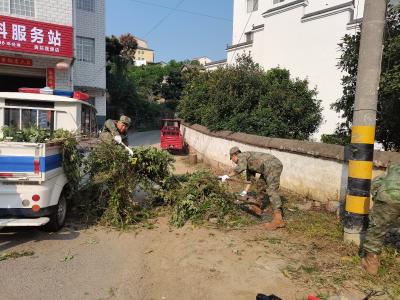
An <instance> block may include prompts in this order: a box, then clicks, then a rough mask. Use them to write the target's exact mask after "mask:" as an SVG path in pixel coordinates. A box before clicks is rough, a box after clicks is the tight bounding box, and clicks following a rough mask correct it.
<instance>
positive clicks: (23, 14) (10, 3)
mask: <svg viewBox="0 0 400 300" xmlns="http://www.w3.org/2000/svg"><path fill="white" fill-rule="evenodd" d="M13 1H14V4H16V2H17V1H18V4H21V0H9V1H8V3H9V5H10V10H9V13H10V15H14V16H24V17H31V18H35V17H36V3H35V0H23V2H24V5H23V6H22V5H20V8H19V12H20V13H17V12H16V11H18V10H17V9H16V8H14V10H15V11H14V12H13V11H12V2H13ZM27 1H28V2H29V4H32V7H31V8H30V9H29V11H30V13H29V14H27V13H26V12H27V9H25V13H23V11H22V7H25V8H27V6H26V5H25V4H26V2H27Z"/></svg>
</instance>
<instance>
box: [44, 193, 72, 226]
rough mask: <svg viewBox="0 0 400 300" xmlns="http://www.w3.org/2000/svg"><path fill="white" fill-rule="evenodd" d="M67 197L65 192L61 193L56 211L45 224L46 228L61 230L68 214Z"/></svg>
mask: <svg viewBox="0 0 400 300" xmlns="http://www.w3.org/2000/svg"><path fill="white" fill-rule="evenodd" d="M67 207H68V205H67V199H66V198H65V195H64V193H61V196H60V199H59V200H58V204H57V207H56V209H55V211H54V213H53V214H52V215H51V216H50V221H49V223H47V224H46V225H44V229H45V230H46V231H50V232H56V231H59V230H60V229H61V228H62V227H63V226H64V224H65V218H66V216H67Z"/></svg>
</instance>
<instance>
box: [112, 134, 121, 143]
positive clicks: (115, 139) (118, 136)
mask: <svg viewBox="0 0 400 300" xmlns="http://www.w3.org/2000/svg"><path fill="white" fill-rule="evenodd" d="M114 141H115V142H116V143H117V144H121V143H122V137H121V136H120V135H116V136H114Z"/></svg>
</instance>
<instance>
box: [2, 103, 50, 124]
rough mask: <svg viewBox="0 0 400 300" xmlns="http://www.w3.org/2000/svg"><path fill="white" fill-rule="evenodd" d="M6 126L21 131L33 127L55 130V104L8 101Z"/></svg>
mask: <svg viewBox="0 0 400 300" xmlns="http://www.w3.org/2000/svg"><path fill="white" fill-rule="evenodd" d="M5 104H6V106H5V108H4V125H6V126H9V127H15V128H19V129H24V128H29V127H32V126H35V127H38V128H42V129H47V130H50V131H53V130H54V103H52V102H37V101H17V100H15V101H14V100H6V103H5Z"/></svg>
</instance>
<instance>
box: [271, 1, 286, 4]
mask: <svg viewBox="0 0 400 300" xmlns="http://www.w3.org/2000/svg"><path fill="white" fill-rule="evenodd" d="M281 2H285V0H274V4H278V3H281Z"/></svg>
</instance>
